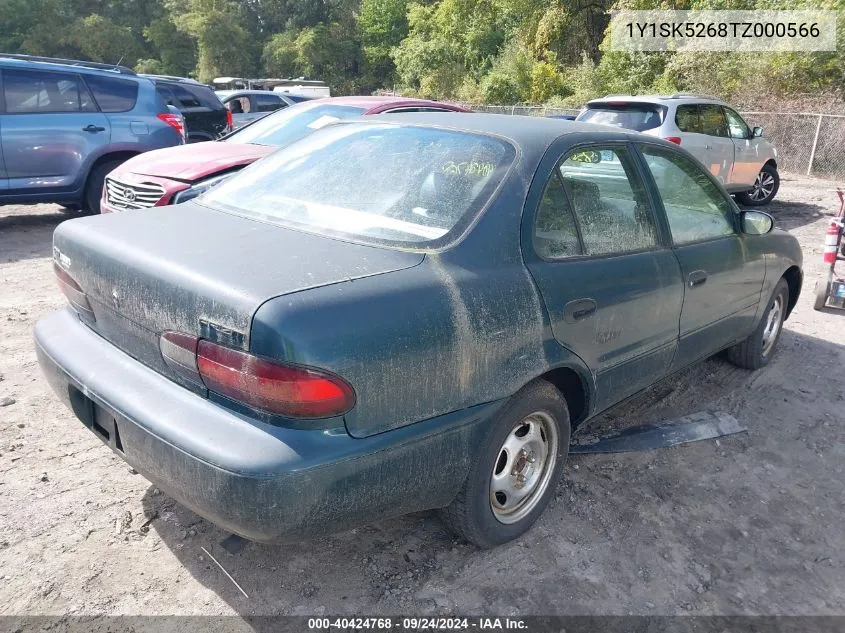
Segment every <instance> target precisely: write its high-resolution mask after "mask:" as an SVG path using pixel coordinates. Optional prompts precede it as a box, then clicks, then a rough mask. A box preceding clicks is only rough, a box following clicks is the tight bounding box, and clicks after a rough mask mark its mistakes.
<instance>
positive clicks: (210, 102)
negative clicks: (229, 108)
mask: <svg viewBox="0 0 845 633" xmlns="http://www.w3.org/2000/svg"><path fill="white" fill-rule="evenodd" d="M173 91H174V92H175V93H176V96H177V97H178V98H179V100H181V101H185V102H188V101H190V102H191V103H193V102H196V103H197V104H198V105H199V106H200V107H203V108H210V109H211V110H222V109H223V108H224V105H223V102H222V101H220V99H218V98H217V95H216V94H214V91H213V90H212V89H211V88H209V87H208V86H202V85H199V84H190V83H185V84H177V85H176V86H174V87H173ZM186 107H197V106H193V105H192V106H186Z"/></svg>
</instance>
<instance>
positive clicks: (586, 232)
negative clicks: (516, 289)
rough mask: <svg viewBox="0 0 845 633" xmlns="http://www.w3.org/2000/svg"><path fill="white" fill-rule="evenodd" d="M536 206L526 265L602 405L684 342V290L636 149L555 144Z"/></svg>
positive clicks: (647, 377) (635, 386)
mask: <svg viewBox="0 0 845 633" xmlns="http://www.w3.org/2000/svg"><path fill="white" fill-rule="evenodd" d="M558 157H559V159H558ZM540 174H545V175H544V176H543V177H540ZM528 204H529V208H530V207H531V206H534V205H536V206H535V207H534V208H535V209H536V210H535V211H534V214H533V216H531V215H529V214H528V213H526V217H527V218H529V220H530V221H531V223H532V224H531V228H530V238H529V241H530V244H527V245H526V246H525V247H524V249H523V253H524V255H525V259H526V264H527V266H528V268H529V270H530V271H531V274H532V275H533V277H534V279H535V281H536V283H537V285H538V287H539V288H540V292H541V294H542V296H543V300H544V302H545V305H546V308H547V310H548V314H549V318H550V320H551V326H552V329H553V331H554V335H555V338H556V339H557V340H558V341H559V342H560V343H561V344H562V345H564V346H565V347H566V348H567V349H569V350H570V351H572V352H574V353H575V354H577V355H578V356H579V357H581V359H582V360H583V361H584V362H585V364H586V365H587V366H588V367H589V368H590V370H591V371H592V372H593V373H594V375H595V376H596V384H597V394H598V398H599V400H598V401H597V402H596V407H597V409H598V410H601V409H604V408H606V407H608V406H610V405H612V404H614V403H615V402H618V401H620V400H622V399H623V398H625V397H627V396H629V395H631V394H633V393H636V392H637V391H639V390H641V389H643V388H645V387H647V386H648V385H650V384H651V383H653V382H654V381H656V380H658V379H660V378H661V377H662V376H663V375H665V373H666V371H667V370H668V368H669V365H670V363H671V360H672V357H673V355H674V353H675V348H676V346H677V340H678V319H679V316H680V312H681V302H682V298H683V292H684V291H683V284H682V281H681V275H680V268H679V265H678V262H677V259H676V258H675V256H674V255H673V254H672V251H671V250H670V249H669V248H668V247H667V245H666V243H665V236H664V235H663V233H662V232H661V231H660V230H659V228H658V225H657V223H656V222H655V214H654V211H653V207H652V204H651V201H650V198H649V196H648V195H647V192H646V188H645V187H644V186H643V182H642V179H641V174H640V172H639V170H638V168H637V166H636V160H635V159H634V157H633V154H632V150H631V149H630V148H629V147H628V146H627V145H626V144H625V143H615V144H614V143H609V144H601V145H588V146H583V147H579V148H578V149H577V150H575V151H570V152H569V153H568V154H566V155H564V156H560V154H556V152H555V151H554V148H553V149H552V150H550V151H549V152H548V153H547V155H546V157H545V158H544V160H543V164H542V165H541V168H540V170H539V171H538V176H537V177H536V178H535V181H534V184H532V191H531V194H530V195H529V202H528ZM525 233H526V231H525V230H524V231H523V234H525Z"/></svg>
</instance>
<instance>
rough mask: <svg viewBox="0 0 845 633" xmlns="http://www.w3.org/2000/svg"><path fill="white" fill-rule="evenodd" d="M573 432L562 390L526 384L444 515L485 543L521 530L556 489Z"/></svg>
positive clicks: (500, 415) (468, 536)
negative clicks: (571, 431)
mask: <svg viewBox="0 0 845 633" xmlns="http://www.w3.org/2000/svg"><path fill="white" fill-rule="evenodd" d="M569 435H570V425H569V409H568V408H567V406H566V400H565V399H564V398H563V396H562V395H561V394H560V392H559V391H558V390H557V389H556V388H555V387H554V386H553V385H552V384H551V383H549V382H546V381H545V380H537V381H534V382H532V383H530V384H528V385H526V386H525V387H523V388H522V389H521V390H520V391H519V392H517V393H516V394H515V395H514V396H513V397H512V398H511V399H510V401H509V402H508V403H507V404H505V406H504V407H503V408H502V409H501V411H499V413H497V414H496V416H495V418H494V419H493V420H492V422H491V425H490V430H489V431H488V433H487V437H486V438H485V439H484V442H483V444H482V446H481V447H480V450H479V451H478V453H477V457H476V459H475V461H474V462H473V463H472V464H471V466H470V469H469V473H468V475H467V478H466V481H465V482H464V485H463V487H462V488H461V490H460V492H459V493H458V495H457V496H456V497H455V499H454V500H453V501H452V503H451V504H450V505H449V506H447V507H446V508H444V509H442V510H441V511H440V513H441V517H442V519H443V521H444V522H445V523H446V525H447V526H448V527H449V528H450V529H451V530H452V531H453V532H455V533H456V534H457V535H458V536H460V537H462V538H464V539H465V540H467V541H469V542H470V543H472V544H474V545H476V546H477V547H480V548H489V547H494V546H496V545H501V544H502V543H506V542H507V541H510V540H513V539H515V538H517V537H518V536H520V535H522V534H523V533H524V532H525V531H526V530H528V528H530V527H531V525H533V523H534V522H535V521H536V520H537V519H538V518H539V516H540V515H541V514H542V513H543V511H544V510H545V508H546V506H547V505H548V504H549V501H550V500H551V499H552V497H553V496H554V494H555V489H556V488H557V484H558V482H559V481H560V477H561V473H562V472H563V465H564V462H565V461H566V456H567V454H568V453H569ZM508 448H510V450H508ZM517 449H519V450H517ZM543 450H545V452H546V454H545V456H543ZM532 458H533V459H534V460H536V461H532ZM517 470H518V471H519V474H516V471H517ZM497 473H498V474H497ZM520 477H522V480H521V481H520ZM526 480H527V483H526ZM520 484H521V486H520ZM526 489H529V490H528V492H527V493H526V492H525V490H526ZM504 491H507V493H506V492H504ZM520 495H522V498H521V499H520V498H519V496H520Z"/></svg>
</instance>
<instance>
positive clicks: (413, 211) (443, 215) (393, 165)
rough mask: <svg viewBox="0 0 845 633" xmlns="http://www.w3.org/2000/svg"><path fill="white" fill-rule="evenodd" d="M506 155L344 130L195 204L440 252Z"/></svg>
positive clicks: (410, 130) (334, 129)
mask: <svg viewBox="0 0 845 633" xmlns="http://www.w3.org/2000/svg"><path fill="white" fill-rule="evenodd" d="M514 156H515V150H514V148H513V147H512V146H511V145H510V144H508V143H506V142H504V141H502V140H499V139H496V138H492V137H488V136H482V135H478V134H471V133H468V132H459V131H453V130H442V129H436V128H427V127H412V126H399V125H394V124H366V123H345V124H341V125H332V126H330V127H328V128H326V129H324V130H322V131H320V132H317V133H315V134H312V135H310V136H308V137H307V138H305V139H303V140H301V141H299V142H298V143H295V144H294V145H291V146H289V147H287V148H285V149H283V150H280V151H278V152H275V153H274V154H272V155H270V156H268V157H267V158H265V159H263V160H261V161H258V162H257V163H255V164H253V165H252V166H250V167H248V168H246V169H244V170H243V171H241V172H239V173H238V174H236V175H235V176H233V177H232V178H231V179H229V180H228V181H226V182H224V183H222V184H221V185H219V186H218V187H217V188H215V189H213V190H211V191H209V192H208V193H207V194H206V195H204V196H201V197H200V198H198V201H199V202H200V203H201V204H205V205H206V206H209V207H212V208H215V209H218V210H221V211H226V212H229V213H234V214H236V215H240V216H242V217H245V218H250V219H255V220H260V221H264V222H269V223H272V224H278V225H281V226H285V227H289V228H294V229H299V230H304V231H308V232H311V233H319V234H323V235H329V236H335V237H340V238H351V239H353V240H354V241H363V242H367V243H376V244H380V245H387V246H399V247H424V248H439V247H441V246H443V245H445V244H447V243H449V242H451V241H452V239H453V237H454V236H457V235H459V234H460V233H461V232H462V231H463V230H464V229H465V228H466V227H467V226H469V224H470V223H471V222H472V220H473V218H474V217H475V216H476V215H477V213H478V212H479V211H480V210H481V209H482V208H483V207H484V205H485V203H486V202H487V201H488V200H489V199H490V197H491V195H492V194H493V192H494V191H495V189H496V187H497V186H498V184H499V183H500V182H501V180H502V178H503V177H504V175H505V173H506V172H507V170H508V168H509V166H510V164H511V163H512V162H513V158H514Z"/></svg>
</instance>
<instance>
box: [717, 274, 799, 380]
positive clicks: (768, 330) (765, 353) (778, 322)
mask: <svg viewBox="0 0 845 633" xmlns="http://www.w3.org/2000/svg"><path fill="white" fill-rule="evenodd" d="M788 307H789V285H788V284H787V283H786V280H785V279H781V280H780V281H779V282H778V283H777V285H776V286H775V291H774V292H773V293H772V297H771V299H769V303H768V304H767V306H766V311H765V312H764V313H763V318H762V319H761V320H760V323H759V325H758V326H757V328H756V329H755V330H754V332H752V333H751V336H749V337H748V338H747V339H745V340H744V341H743V342H742V343H739V344H738V345H734V346H733V347H731V348H730V349H729V350H728V359H729V360H730V361H731V362H732V363H733V364H734V365H737V366H739V367H743V368H744V369H760V368H761V367H765V366H766V365H768V364H769V361H770V360H771V359H772V356H773V355H774V352H775V348H776V347H777V344H778V341H779V340H780V335H781V332H782V331H783V321H784V319H785V318H786V311H787V309H788Z"/></svg>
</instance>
